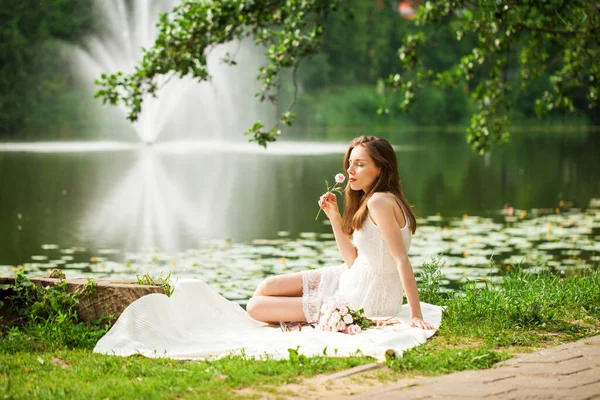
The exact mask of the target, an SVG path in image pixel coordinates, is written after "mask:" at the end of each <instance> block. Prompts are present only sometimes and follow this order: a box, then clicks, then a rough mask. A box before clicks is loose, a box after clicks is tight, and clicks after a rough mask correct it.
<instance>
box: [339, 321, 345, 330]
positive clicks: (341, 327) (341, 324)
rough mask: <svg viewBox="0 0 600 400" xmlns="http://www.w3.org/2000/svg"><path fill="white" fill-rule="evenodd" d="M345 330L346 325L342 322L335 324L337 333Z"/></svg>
mask: <svg viewBox="0 0 600 400" xmlns="http://www.w3.org/2000/svg"><path fill="white" fill-rule="evenodd" d="M345 329H346V323H345V322H344V321H340V322H338V324H337V330H338V331H339V332H344V330H345Z"/></svg>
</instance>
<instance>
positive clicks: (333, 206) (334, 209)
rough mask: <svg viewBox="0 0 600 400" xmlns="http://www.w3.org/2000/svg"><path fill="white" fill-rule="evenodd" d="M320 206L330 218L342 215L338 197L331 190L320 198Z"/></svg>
mask: <svg viewBox="0 0 600 400" xmlns="http://www.w3.org/2000/svg"><path fill="white" fill-rule="evenodd" d="M319 207H321V209H322V210H323V211H324V212H325V215H327V218H329V219H330V220H331V219H333V218H336V217H339V216H340V209H339V208H338V205H337V197H336V196H335V194H333V193H331V192H327V193H325V194H323V195H322V196H321V197H320V198H319Z"/></svg>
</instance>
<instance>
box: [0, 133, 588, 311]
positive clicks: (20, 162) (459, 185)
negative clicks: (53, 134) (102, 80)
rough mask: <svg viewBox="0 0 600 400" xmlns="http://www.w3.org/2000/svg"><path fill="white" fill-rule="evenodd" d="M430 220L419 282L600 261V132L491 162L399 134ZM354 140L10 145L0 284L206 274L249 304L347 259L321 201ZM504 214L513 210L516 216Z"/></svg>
mask: <svg viewBox="0 0 600 400" xmlns="http://www.w3.org/2000/svg"><path fill="white" fill-rule="evenodd" d="M389 138H390V140H391V141H392V142H393V143H394V144H395V145H396V146H397V156H398V162H399V167H400V173H401V175H402V179H403V185H404V191H405V194H406V196H407V198H408V199H409V201H410V202H411V203H412V204H414V209H415V211H416V213H417V215H418V216H419V220H418V223H419V229H418V230H417V234H416V235H415V236H414V239H413V245H412V247H411V250H410V255H411V261H412V263H413V266H414V267H415V269H417V270H418V269H419V267H420V266H421V265H422V264H423V263H424V262H428V261H429V260H431V258H432V257H436V256H437V257H440V259H441V260H442V262H443V263H444V266H443V267H442V272H443V274H444V285H445V287H446V288H447V289H451V288H453V287H455V286H456V285H458V284H459V283H460V282H463V281H464V280H465V279H476V280H481V279H482V278H483V279H490V280H498V279H501V276H502V273H503V271H506V270H507V269H510V268H514V267H515V266H516V265H518V264H521V263H522V264H523V265H525V266H526V267H529V268H532V270H544V269H551V270H555V271H561V270H567V271H570V270H576V269H578V268H588V267H590V266H597V265H598V264H600V262H599V261H600V246H599V243H600V202H599V201H598V200H597V199H598V198H599V197H600V157H599V156H598V154H600V135H599V134H598V133H572V134H566V133H544V134H542V133H540V134H520V135H515V137H513V139H512V140H511V142H510V143H509V144H508V145H506V146H504V147H502V148H497V149H495V150H494V152H492V153H491V154H489V155H486V156H483V157H482V156H479V155H477V154H474V153H472V152H471V150H470V149H469V148H468V146H467V145H466V144H465V142H464V136H463V135H460V134H449V133H422V134H414V135H402V136H393V135H392V136H391V137H389ZM345 148H346V144H345V143H340V144H335V143H334V144H328V143H307V142H297V143H294V142H286V143H284V142H281V143H275V144H274V145H272V146H270V148H269V150H267V151H264V150H263V149H262V148H260V147H258V146H257V145H255V144H246V143H244V142H239V143H227V144H225V143H217V142H212V143H194V142H187V143H186V142H170V143H169V142H165V143H159V144H156V145H154V146H146V145H138V144H128V143H105V142H96V143H94V142H92V143H71V144H52V143H49V144H44V143H36V144H22V145H17V144H10V143H5V144H0V187H1V188H2V192H1V193H0V221H1V223H2V228H1V229H0V275H12V274H14V272H15V269H16V267H17V266H23V267H24V268H25V269H27V270H29V271H30V275H31V276H36V275H46V274H47V270H48V269H51V268H61V269H64V270H65V271H66V273H67V277H71V278H74V277H97V278H115V277H118V278H119V279H123V278H135V276H136V274H144V273H146V272H148V273H149V274H150V275H154V276H157V275H158V274H160V273H161V272H162V274H163V275H166V274H167V273H169V272H171V273H172V274H173V275H172V276H185V277H197V278H201V279H204V280H205V281H207V282H208V283H209V284H212V285H214V286H215V288H217V289H218V290H219V291H220V292H221V293H223V294H224V295H225V296H227V297H228V298H230V299H234V300H237V301H240V302H244V301H245V299H247V298H248V297H249V296H250V294H251V293H252V290H253V289H254V287H255V286H256V284H257V283H258V282H259V281H260V280H261V279H262V278H263V277H264V276H267V275H270V274H277V273H284V272H291V271H299V270H301V269H304V268H316V267H320V266H324V265H336V264H340V263H341V262H342V260H341V257H340V256H339V254H338V253H337V249H336V246H335V242H334V241H333V235H332V234H331V227H330V226H328V224H327V221H326V218H325V217H324V215H321V216H320V218H319V220H318V221H315V215H316V213H317V211H318V207H317V203H316V202H317V199H318V197H319V196H320V194H322V193H323V191H324V189H325V185H324V179H328V180H329V181H330V182H331V181H332V180H333V175H334V174H335V173H338V172H341V170H342V166H341V164H342V155H343V152H344V150H345ZM505 205H508V207H509V210H510V211H511V214H512V211H513V210H514V215H509V216H506V215H505V214H504V212H503V209H504V207H505Z"/></svg>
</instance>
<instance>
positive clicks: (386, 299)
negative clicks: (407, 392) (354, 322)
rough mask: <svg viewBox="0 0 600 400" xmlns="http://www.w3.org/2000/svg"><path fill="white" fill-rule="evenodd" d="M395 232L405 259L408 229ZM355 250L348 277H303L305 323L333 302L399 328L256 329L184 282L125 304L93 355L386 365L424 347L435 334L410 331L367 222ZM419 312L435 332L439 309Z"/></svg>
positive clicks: (394, 277) (233, 307)
mask: <svg viewBox="0 0 600 400" xmlns="http://www.w3.org/2000/svg"><path fill="white" fill-rule="evenodd" d="M403 212H404V211H403ZM405 219H406V217H405ZM406 220H407V219H406ZM401 231H402V232H401V233H402V240H403V242H404V246H405V248H406V251H408V250H409V248H410V242H411V236H410V226H409V224H408V222H407V223H406V224H405V226H404V227H403V228H401ZM354 242H355V245H356V247H357V249H358V256H357V258H356V260H355V261H354V264H353V265H352V267H351V268H350V269H348V268H347V267H346V265H345V264H343V265H340V266H331V267H324V268H320V269H317V270H311V271H303V273H302V280H303V296H302V302H303V309H304V314H305V316H306V318H307V320H308V321H311V322H316V321H318V320H319V314H320V310H321V304H322V303H323V302H324V301H326V300H328V299H330V298H334V299H337V300H346V301H348V302H349V306H350V308H352V309H355V310H357V309H359V308H364V310H365V314H366V315H367V316H368V317H376V316H378V317H394V318H395V319H396V320H397V321H399V322H400V323H399V324H395V325H388V326H385V327H380V328H370V329H367V330H366V331H363V332H361V333H359V334H358V335H347V334H343V333H338V332H324V331H320V330H319V329H318V328H316V329H312V328H310V327H304V328H303V329H302V331H301V332H298V331H294V332H282V331H281V330H280V328H279V327H274V326H272V325H267V324H264V323H261V322H258V321H255V320H254V319H252V318H251V317H250V316H249V315H248V314H247V313H246V311H245V310H244V309H243V308H242V307H240V306H239V305H238V304H236V303H233V302H231V301H229V300H227V299H225V298H224V297H222V296H221V295H219V294H218V293H217V292H216V291H214V290H213V289H212V288H210V287H209V286H208V285H206V284H205V283H204V282H203V281H201V280H190V279H188V280H181V281H179V282H178V283H177V284H176V286H175V292H174V294H173V296H172V297H171V298H169V297H167V296H165V295H163V294H150V295H147V296H144V297H142V298H140V299H138V300H136V301H134V302H133V303H132V304H130V305H129V307H127V309H126V310H125V311H124V312H123V314H121V316H120V317H119V319H118V320H117V322H116V324H115V325H114V326H113V327H112V329H111V330H110V331H109V332H108V333H107V334H106V335H105V336H104V337H103V338H102V339H100V341H99V342H98V343H97V344H96V347H95V348H94V352H97V353H104V354H115V355H119V356H128V355H131V354H136V353H140V354H142V355H144V356H147V357H169V358H177V359H197V358H217V357H222V356H224V355H227V354H231V353H238V354H239V353H242V351H243V353H244V354H246V355H247V356H252V357H265V356H266V357H271V358H287V357H288V356H289V353H288V349H290V348H294V349H295V348H296V347H298V346H299V349H298V352H299V353H300V354H304V355H307V356H314V355H322V354H324V350H325V349H326V352H325V353H326V354H327V355H332V356H349V355H353V354H356V353H357V352H361V353H362V354H363V355H366V356H372V357H375V358H377V359H384V358H385V354H386V352H387V351H388V350H391V351H393V352H394V353H395V354H396V355H397V356H401V355H402V351H403V350H406V349H410V348H411V347H415V346H417V345H419V344H421V343H424V342H425V341H426V340H427V338H429V337H431V336H432V335H433V334H434V333H435V331H433V330H428V331H425V330H422V329H419V328H412V327H410V308H409V307H408V306H407V305H404V306H403V305H402V298H403V290H402V283H401V281H400V276H399V274H398V271H397V270H396V265H395V262H394V260H393V258H392V256H391V255H390V253H389V250H388V248H387V245H386V243H385V240H384V239H383V237H382V235H381V233H380V232H379V227H378V226H377V225H375V224H374V223H373V222H372V221H371V220H370V217H368V218H367V219H366V220H365V223H364V224H363V226H362V227H361V229H358V230H356V231H355V232H354ZM421 310H422V312H423V319H424V320H425V321H426V322H428V323H430V324H433V325H435V326H439V324H440V323H441V320H442V308H441V307H438V306H434V305H431V304H427V303H421Z"/></svg>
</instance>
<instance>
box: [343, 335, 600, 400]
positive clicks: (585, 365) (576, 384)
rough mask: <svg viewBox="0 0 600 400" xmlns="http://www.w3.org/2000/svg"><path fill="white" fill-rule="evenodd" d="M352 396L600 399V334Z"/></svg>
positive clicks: (407, 399) (371, 399)
mask: <svg viewBox="0 0 600 400" xmlns="http://www.w3.org/2000/svg"><path fill="white" fill-rule="evenodd" d="M347 398H348V399H368V400H376V399H402V400H416V399H465V398H467V399H468V398H491V399H573V400H583V399H586V400H591V399H600V336H594V337H592V338H588V339H582V340H579V341H578V342H574V343H568V344H565V345H562V346H558V347H554V348H549V349H545V350H541V351H538V352H536V353H531V354H527V355H524V356H520V357H516V358H513V359H511V360H507V361H504V362H502V363H499V364H497V365H496V366H494V368H490V369H486V370H480V371H463V372H458V373H455V374H450V375H445V376H441V377H436V378H422V379H416V380H413V381H412V382H402V383H398V384H395V385H391V386H387V387H384V388H379V389H376V390H371V391H368V392H363V393H361V394H358V395H354V396H350V397H347Z"/></svg>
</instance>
